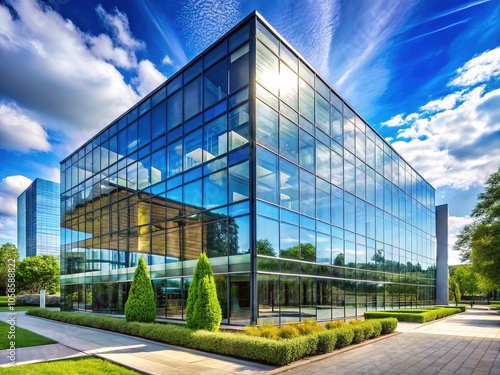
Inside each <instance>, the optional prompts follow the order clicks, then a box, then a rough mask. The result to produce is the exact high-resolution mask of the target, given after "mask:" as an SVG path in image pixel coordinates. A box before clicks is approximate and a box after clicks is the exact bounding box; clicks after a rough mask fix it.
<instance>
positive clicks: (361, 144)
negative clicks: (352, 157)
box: [356, 128, 366, 161]
mask: <svg viewBox="0 0 500 375" xmlns="http://www.w3.org/2000/svg"><path fill="white" fill-rule="evenodd" d="M365 141H366V137H365V134H364V133H363V132H361V131H360V130H359V129H358V128H356V156H357V157H358V158H360V159H361V160H362V161H365V155H366V152H365Z"/></svg>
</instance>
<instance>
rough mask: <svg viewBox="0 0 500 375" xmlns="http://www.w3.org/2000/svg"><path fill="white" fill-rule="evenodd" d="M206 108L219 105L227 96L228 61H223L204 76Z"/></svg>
mask: <svg viewBox="0 0 500 375" xmlns="http://www.w3.org/2000/svg"><path fill="white" fill-rule="evenodd" d="M204 94H205V95H204V101H205V108H208V107H210V106H211V105H212V104H215V103H217V102H218V101H219V100H221V99H223V98H225V97H226V95H227V67H226V60H223V61H221V62H220V63H218V64H217V65H215V66H214V67H213V68H211V69H209V70H208V71H206V72H205V74H204Z"/></svg>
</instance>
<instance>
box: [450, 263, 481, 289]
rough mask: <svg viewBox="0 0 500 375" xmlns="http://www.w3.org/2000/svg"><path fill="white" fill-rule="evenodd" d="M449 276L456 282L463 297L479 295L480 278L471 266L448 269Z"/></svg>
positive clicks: (465, 265)
mask: <svg viewBox="0 0 500 375" xmlns="http://www.w3.org/2000/svg"><path fill="white" fill-rule="evenodd" d="M450 276H452V277H454V278H455V280H457V281H458V284H459V285H460V291H461V293H462V294H463V295H467V296H476V295H478V294H479V293H481V287H480V276H479V274H478V273H477V272H476V271H474V268H473V267H472V265H471V264H461V265H458V266H453V267H450Z"/></svg>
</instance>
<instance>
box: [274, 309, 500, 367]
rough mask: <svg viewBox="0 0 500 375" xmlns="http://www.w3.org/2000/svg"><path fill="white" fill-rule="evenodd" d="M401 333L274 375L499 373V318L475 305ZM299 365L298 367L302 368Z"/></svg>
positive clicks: (401, 328) (403, 328)
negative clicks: (281, 374) (282, 374)
mask: <svg viewBox="0 0 500 375" xmlns="http://www.w3.org/2000/svg"><path fill="white" fill-rule="evenodd" d="M397 331H399V332H401V333H400V334H399V335H394V336H392V337H388V338H387V339H385V340H380V341H376V342H370V341H366V342H365V343H364V345H363V344H362V346H357V347H353V349H352V350H346V351H342V352H340V353H339V352H333V353H332V354H333V355H330V356H328V357H326V358H324V357H323V358H322V359H321V360H319V361H315V362H311V361H309V363H307V361H304V362H303V365H301V364H300V363H296V364H294V365H291V366H285V367H282V368H280V369H277V370H275V371H273V373H275V374H276V373H281V372H286V373H287V374H300V375H307V374H311V375H312V374H314V375H327V374H328V375H330V374H335V375H342V374H346V375H364V374H384V375H401V374H404V375H413V374H415V375H416V374H419V375H435V374H440V375H452V374H453V375H470V374H477V375H499V374H500V314H499V313H497V312H496V311H490V310H488V307H487V306H481V307H479V306H478V307H474V308H473V309H469V310H468V311H466V312H465V313H461V314H458V315H453V316H450V317H448V318H444V319H440V320H438V321H435V322H431V323H427V324H418V323H404V322H403V323H399V324H398V329H397ZM297 365H298V366H297Z"/></svg>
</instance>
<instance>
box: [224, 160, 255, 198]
mask: <svg viewBox="0 0 500 375" xmlns="http://www.w3.org/2000/svg"><path fill="white" fill-rule="evenodd" d="M248 174H249V163H248V162H244V163H241V164H237V165H235V166H233V167H230V168H229V203H233V202H238V201H241V200H244V199H248V197H249V195H250V192H249V189H250V186H249V177H248Z"/></svg>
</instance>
